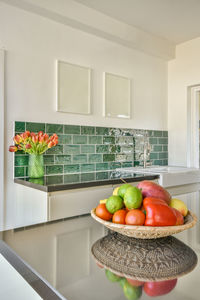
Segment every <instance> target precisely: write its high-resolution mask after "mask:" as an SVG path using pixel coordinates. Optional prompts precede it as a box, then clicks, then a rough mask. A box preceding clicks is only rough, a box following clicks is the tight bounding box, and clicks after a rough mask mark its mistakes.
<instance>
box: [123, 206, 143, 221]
mask: <svg viewBox="0 0 200 300" xmlns="http://www.w3.org/2000/svg"><path fill="white" fill-rule="evenodd" d="M144 222H145V214H144V213H143V212H142V211H141V210H140V209H131V210H130V211H129V212H128V213H127V215H126V218H125V223H126V224H127V225H144Z"/></svg>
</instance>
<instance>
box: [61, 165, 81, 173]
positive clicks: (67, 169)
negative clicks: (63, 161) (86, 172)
mask: <svg viewBox="0 0 200 300" xmlns="http://www.w3.org/2000/svg"><path fill="white" fill-rule="evenodd" d="M79 172H80V165H79V164H75V165H66V166H64V173H79Z"/></svg>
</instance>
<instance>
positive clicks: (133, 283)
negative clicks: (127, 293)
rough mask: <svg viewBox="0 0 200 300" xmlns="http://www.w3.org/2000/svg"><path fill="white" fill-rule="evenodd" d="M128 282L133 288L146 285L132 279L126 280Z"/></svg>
mask: <svg viewBox="0 0 200 300" xmlns="http://www.w3.org/2000/svg"><path fill="white" fill-rule="evenodd" d="M126 280H127V281H128V282H129V283H130V284H131V285H132V286H141V285H144V281H139V280H134V279H131V278H126Z"/></svg>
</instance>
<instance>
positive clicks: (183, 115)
mask: <svg viewBox="0 0 200 300" xmlns="http://www.w3.org/2000/svg"><path fill="white" fill-rule="evenodd" d="M199 53H200V38H197V39H194V40H191V41H188V42H186V43H183V44H181V45H179V46H177V48H176V59H174V60H172V61H170V62H169V64H168V130H169V164H170V165H179V166H186V164H187V87H188V86H192V85H198V84H200V60H199Z"/></svg>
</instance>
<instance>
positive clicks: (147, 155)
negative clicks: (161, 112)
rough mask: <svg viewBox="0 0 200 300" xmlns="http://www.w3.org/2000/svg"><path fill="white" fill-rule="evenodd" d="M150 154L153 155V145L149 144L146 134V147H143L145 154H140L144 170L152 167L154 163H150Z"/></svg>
mask: <svg viewBox="0 0 200 300" xmlns="http://www.w3.org/2000/svg"><path fill="white" fill-rule="evenodd" d="M150 153H151V145H150V143H149V140H148V137H147V134H144V147H143V153H140V154H139V158H141V157H142V158H143V168H146V167H147V166H150V165H151V164H152V163H151V162H148V160H149V159H150Z"/></svg>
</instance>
